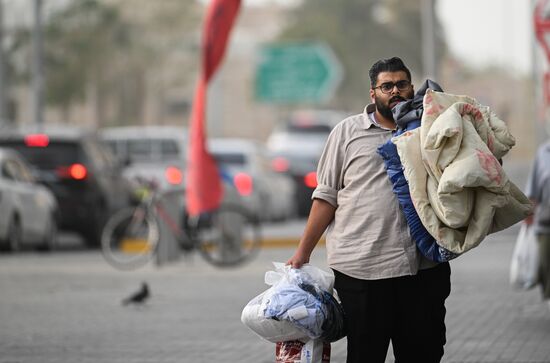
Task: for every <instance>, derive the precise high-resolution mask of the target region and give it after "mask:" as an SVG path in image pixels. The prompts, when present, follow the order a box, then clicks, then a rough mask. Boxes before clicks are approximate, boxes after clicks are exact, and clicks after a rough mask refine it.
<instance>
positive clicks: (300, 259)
mask: <svg viewBox="0 0 550 363" xmlns="http://www.w3.org/2000/svg"><path fill="white" fill-rule="evenodd" d="M308 262H309V256H308V255H306V254H304V253H302V252H301V251H300V250H296V252H295V253H294V255H293V256H292V257H291V258H289V260H288V261H286V264H287V265H290V266H292V267H293V268H300V267H302V266H303V265H304V264H305V263H308Z"/></svg>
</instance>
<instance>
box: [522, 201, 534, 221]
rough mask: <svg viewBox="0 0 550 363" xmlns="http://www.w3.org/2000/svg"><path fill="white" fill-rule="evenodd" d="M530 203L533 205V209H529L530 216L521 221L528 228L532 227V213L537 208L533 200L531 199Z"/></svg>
mask: <svg viewBox="0 0 550 363" xmlns="http://www.w3.org/2000/svg"><path fill="white" fill-rule="evenodd" d="M531 203H532V204H533V207H532V209H531V214H530V215H529V216H528V217H527V218H525V219H524V220H523V223H525V224H526V225H528V226H530V225H532V224H533V222H534V220H535V213H534V211H535V207H536V206H537V202H536V201H535V200H534V199H531Z"/></svg>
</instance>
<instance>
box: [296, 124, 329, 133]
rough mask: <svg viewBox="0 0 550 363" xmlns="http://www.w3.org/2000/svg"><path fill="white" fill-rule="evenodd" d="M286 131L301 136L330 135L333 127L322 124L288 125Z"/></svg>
mask: <svg viewBox="0 0 550 363" xmlns="http://www.w3.org/2000/svg"><path fill="white" fill-rule="evenodd" d="M286 131H288V132H295V133H300V134H327V135H328V134H330V131H331V127H330V126H329V125H321V124H311V125H309V124H292V123H290V124H288V125H287V126H286Z"/></svg>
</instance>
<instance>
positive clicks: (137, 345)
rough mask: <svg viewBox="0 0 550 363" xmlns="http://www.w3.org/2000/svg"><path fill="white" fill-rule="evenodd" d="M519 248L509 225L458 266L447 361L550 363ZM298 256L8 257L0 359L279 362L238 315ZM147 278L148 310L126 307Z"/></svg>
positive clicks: (9, 362)
mask: <svg viewBox="0 0 550 363" xmlns="http://www.w3.org/2000/svg"><path fill="white" fill-rule="evenodd" d="M514 240H515V229H511V230H509V231H506V232H503V233H500V234H497V235H494V236H492V237H489V238H488V239H487V240H486V241H485V242H483V243H482V245H481V246H480V247H478V248H476V249H475V250H473V251H471V252H469V253H468V254H466V255H464V256H462V257H460V258H459V259H457V260H455V261H453V262H452V270H453V272H452V281H453V291H452V293H451V297H450V298H449V300H448V314H447V327H448V344H447V346H446V353H445V357H444V359H443V362H455V363H458V362H493V363H497V362H499V363H504V362H516V363H519V362H530V363H535V362H539V363H540V362H550V344H548V343H549V342H550V311H548V308H547V307H546V306H545V305H543V304H542V303H541V300H540V297H539V293H538V291H537V290H529V291H515V290H513V289H512V288H511V287H510V286H509V284H508V265H509V261H510V256H511V253H512V248H513V243H514ZM292 252H293V249H289V248H281V249H266V250H264V251H262V253H261V254H260V256H259V257H258V259H257V260H255V261H253V262H252V263H251V264H249V265H246V266H244V267H242V268H238V269H230V270H218V269H215V268H213V267H211V266H208V265H207V264H206V263H205V262H204V261H203V260H201V259H200V258H199V257H198V256H194V257H193V258H190V259H183V260H180V261H178V262H176V263H174V264H173V265H170V266H166V267H163V268H160V269H159V268H156V267H154V266H147V267H146V268H144V269H141V270H138V271H136V272H121V271H116V270H114V269H113V268H112V267H110V266H108V265H107V264H106V263H105V262H104V261H103V259H102V257H101V255H100V254H99V253H98V252H96V251H74V250H73V251H61V252H57V253H54V254H51V255H48V254H35V253H22V254H19V255H15V256H9V255H0V326H1V328H0V362H1V363H16V362H19V363H34V362H36V363H61V362H67V363H73V362H81V363H88V362H89V363H101V362H105V363H116V362H124V363H134V362H135V363H142V362H154V363H159V362H169V363H172V362H174V363H176V362H178V363H182V362H183V363H187V362H189V363H200V362H205V363H206V362H208V363H211V362H228V363H233V362H240V363H269V362H273V361H274V358H273V357H274V350H275V347H274V345H273V344H271V343H268V342H265V341H263V340H262V339H260V338H259V337H257V336H255V335H254V334H253V333H252V332H251V331H250V330H248V328H246V327H245V326H244V325H242V323H241V322H240V314H241V311H242V308H243V306H244V305H245V304H246V303H247V302H248V301H249V300H250V299H251V298H252V297H254V296H255V295H257V294H259V293H261V292H262V291H264V290H265V289H266V288H267V286H266V285H265V284H264V283H263V275H264V273H265V271H266V270H268V269H271V261H284V260H286V258H288V257H289V256H290V255H291V253H292ZM324 254H325V250H324V248H322V247H321V248H319V249H318V250H316V251H315V253H314V256H313V259H312V262H313V263H314V264H315V265H317V266H320V267H326V266H325V263H324V259H325V256H324ZM142 280H145V281H147V282H148V283H149V285H150V287H151V291H152V298H151V300H150V302H149V303H148V304H147V305H146V306H144V307H141V308H134V307H123V306H121V304H120V301H121V299H122V298H123V297H125V296H127V295H128V294H129V293H131V292H132V291H134V290H135V289H137V288H138V286H139V283H140V282H141V281H142ZM332 349H333V352H332V360H331V361H332V362H345V340H341V341H339V342H337V343H334V344H333V346H332ZM387 361H388V362H392V361H393V359H392V357H391V356H389V357H388V360H387Z"/></svg>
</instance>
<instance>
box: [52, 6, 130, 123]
mask: <svg viewBox="0 0 550 363" xmlns="http://www.w3.org/2000/svg"><path fill="white" fill-rule="evenodd" d="M132 35H133V33H132V29H131V25H130V24H128V23H125V22H124V21H123V20H122V19H121V17H120V14H119V12H118V11H117V9H115V8H114V7H112V6H106V5H103V4H101V3H100V2H99V1H97V0H77V1H72V2H70V3H69V5H68V6H67V7H66V8H63V9H61V10H60V11H58V12H56V13H54V14H52V15H51V16H50V17H49V18H48V19H47V23H46V25H45V30H44V54H45V62H44V68H45V77H46V82H45V99H46V102H47V103H48V104H51V105H55V106H58V107H60V108H62V109H65V110H68V108H69V107H70V106H71V105H73V104H74V103H76V102H81V101H83V100H84V99H85V98H86V97H88V96H91V97H92V99H93V100H94V101H95V102H94V103H95V113H96V117H97V121H98V123H99V124H103V123H104V122H106V120H105V109H106V107H107V105H106V99H107V98H108V97H112V96H113V94H116V93H117V90H118V91H120V89H124V88H125V85H126V84H127V82H128V81H127V80H133V79H135V76H136V72H139V70H140V62H139V61H138V62H136V61H135V59H136V58H135V57H133V53H134V52H135V47H134V40H133V38H132ZM90 93H91V94H90Z"/></svg>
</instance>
